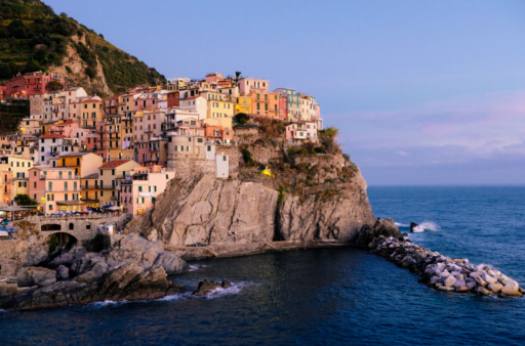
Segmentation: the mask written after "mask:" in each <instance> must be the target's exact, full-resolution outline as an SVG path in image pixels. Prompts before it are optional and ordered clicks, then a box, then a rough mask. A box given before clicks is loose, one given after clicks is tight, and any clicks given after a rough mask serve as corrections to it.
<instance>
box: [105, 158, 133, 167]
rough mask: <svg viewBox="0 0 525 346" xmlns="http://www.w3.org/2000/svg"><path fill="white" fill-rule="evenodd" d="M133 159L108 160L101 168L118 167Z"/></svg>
mask: <svg viewBox="0 0 525 346" xmlns="http://www.w3.org/2000/svg"><path fill="white" fill-rule="evenodd" d="M130 161H131V160H114V161H109V162H106V163H105V164H103V165H102V166H101V167H100V169H113V168H117V167H118V166H121V165H123V164H125V163H128V162H130Z"/></svg>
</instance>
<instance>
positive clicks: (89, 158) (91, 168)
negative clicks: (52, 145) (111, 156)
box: [56, 153, 103, 178]
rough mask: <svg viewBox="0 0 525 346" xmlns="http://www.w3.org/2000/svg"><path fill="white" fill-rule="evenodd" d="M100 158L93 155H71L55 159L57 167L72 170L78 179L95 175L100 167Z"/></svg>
mask: <svg viewBox="0 0 525 346" xmlns="http://www.w3.org/2000/svg"><path fill="white" fill-rule="evenodd" d="M102 163H103V160H102V156H100V155H97V154H94V153H71V154H66V155H62V156H60V157H58V158H57V160H56V166H57V167H67V168H73V169H74V171H75V174H76V175H78V176H79V177H81V178H82V177H85V176H87V175H90V174H93V173H97V172H98V169H99V168H100V166H102Z"/></svg>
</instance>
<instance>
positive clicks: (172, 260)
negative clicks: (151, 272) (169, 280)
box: [155, 251, 186, 275]
mask: <svg viewBox="0 0 525 346" xmlns="http://www.w3.org/2000/svg"><path fill="white" fill-rule="evenodd" d="M155 264H158V265H160V266H161V267H162V268H164V270H165V271H166V273H167V274H168V275H173V274H178V273H182V272H183V271H184V269H185V268H186V262H184V261H183V260H182V259H181V258H180V257H179V256H177V255H175V254H174V253H171V252H166V251H164V252H162V253H160V254H159V256H158V257H157V259H156V261H155Z"/></svg>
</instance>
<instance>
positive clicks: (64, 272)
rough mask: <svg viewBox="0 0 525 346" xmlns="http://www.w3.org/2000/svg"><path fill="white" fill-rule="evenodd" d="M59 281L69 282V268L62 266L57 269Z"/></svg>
mask: <svg viewBox="0 0 525 346" xmlns="http://www.w3.org/2000/svg"><path fill="white" fill-rule="evenodd" d="M56 274H57V280H67V279H69V268H68V267H66V266H65V265H63V264H61V265H59V266H58V268H57V272H56Z"/></svg>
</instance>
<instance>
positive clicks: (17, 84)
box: [4, 71, 64, 98]
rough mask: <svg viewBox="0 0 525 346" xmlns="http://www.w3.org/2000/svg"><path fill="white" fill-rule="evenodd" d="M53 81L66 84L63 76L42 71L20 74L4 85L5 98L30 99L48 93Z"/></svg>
mask: <svg viewBox="0 0 525 346" xmlns="http://www.w3.org/2000/svg"><path fill="white" fill-rule="evenodd" d="M52 81H58V82H60V83H62V84H63V83H64V79H63V77H62V76H61V75H59V74H56V73H45V72H41V71H37V72H30V73H26V74H18V75H17V76H15V77H13V78H11V79H10V80H8V81H7V82H5V83H4V88H5V90H4V97H5V98H7V97H13V98H28V97H29V96H33V95H41V94H45V93H46V92H47V85H48V84H49V83H50V82H52Z"/></svg>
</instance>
